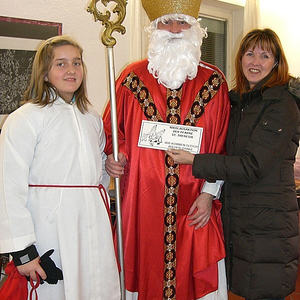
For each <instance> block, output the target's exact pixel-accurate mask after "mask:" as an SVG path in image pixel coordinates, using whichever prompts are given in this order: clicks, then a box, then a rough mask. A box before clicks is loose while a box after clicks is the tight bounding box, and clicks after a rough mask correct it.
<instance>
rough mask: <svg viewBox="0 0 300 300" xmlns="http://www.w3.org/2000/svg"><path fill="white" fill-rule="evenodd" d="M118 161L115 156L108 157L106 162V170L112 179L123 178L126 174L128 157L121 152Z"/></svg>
mask: <svg viewBox="0 0 300 300" xmlns="http://www.w3.org/2000/svg"><path fill="white" fill-rule="evenodd" d="M118 159H119V160H118V161H115V159H114V156H113V154H110V155H108V156H107V159H106V161H105V169H106V172H107V174H108V175H109V176H111V177H114V178H115V177H121V175H123V174H124V167H125V165H126V162H127V161H126V157H125V155H124V153H122V152H120V153H119V155H118Z"/></svg>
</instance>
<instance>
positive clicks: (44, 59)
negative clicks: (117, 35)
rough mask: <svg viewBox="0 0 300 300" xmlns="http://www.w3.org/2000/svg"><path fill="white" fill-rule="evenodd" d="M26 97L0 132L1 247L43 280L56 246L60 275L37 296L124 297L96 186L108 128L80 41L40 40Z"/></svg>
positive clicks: (49, 299)
mask: <svg viewBox="0 0 300 300" xmlns="http://www.w3.org/2000/svg"><path fill="white" fill-rule="evenodd" d="M24 100H25V104H24V105H23V106H21V107H20V108H19V109H17V110H16V111H15V112H13V113H12V114H11V115H10V116H9V117H8V119H7V120H6V122H5V124H4V127H3V129H2V133H1V135H0V253H13V254H14V255H13V257H14V259H15V257H16V261H19V262H20V265H19V266H17V269H18V271H19V272H20V273H21V274H22V275H25V276H30V277H31V278H32V279H34V280H35V279H36V273H38V274H39V276H40V277H41V278H42V279H46V273H45V272H44V270H43V269H42V268H41V265H40V264H39V257H40V256H41V255H43V254H44V253H45V252H47V251H48V250H50V249H54V253H53V254H52V255H51V259H52V260H53V261H54V263H55V264H56V266H57V267H58V268H60V269H61V270H62V273H63V280H59V281H58V283H57V284H48V283H47V282H44V284H42V285H40V286H39V287H38V289H37V292H38V295H39V299H42V300H108V299H109V300H119V299H120V286H119V274H118V267H117V262H116V257H115V250H114V245H113V238H112V233H111V224H110V219H109V216H108V212H107V207H106V206H105V203H104V201H103V199H102V197H101V196H100V193H99V190H98V188H97V187H98V186H99V185H100V184H103V185H105V186H106V187H107V185H108V182H109V177H108V175H107V174H106V172H105V168H104V161H105V154H104V153H103V149H104V146H105V134H104V131H103V126H102V120H101V118H100V117H99V116H98V115H97V114H96V113H94V112H92V111H91V110H90V108H88V105H89V102H88V99H87V98H86V96H85V67H84V65H83V62H82V49H81V47H80V46H79V45H78V44H77V43H76V42H75V41H73V40H72V39H70V38H69V37H67V36H58V37H54V38H51V39H49V40H47V41H45V42H44V43H43V44H42V45H41V46H40V48H39V50H38V51H37V54H36V57H35V60H34V64H33V70H32V77H31V82H30V85H29V87H28V89H27V91H26V92H25V96H24ZM28 249H29V250H28ZM26 251H27V252H26ZM46 280H47V279H46Z"/></svg>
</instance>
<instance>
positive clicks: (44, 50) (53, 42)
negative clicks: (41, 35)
mask: <svg viewBox="0 0 300 300" xmlns="http://www.w3.org/2000/svg"><path fill="white" fill-rule="evenodd" d="M64 45H71V46H73V47H75V48H77V49H78V50H79V53H80V56H81V60H82V52H83V50H82V48H81V47H80V46H79V44H78V43H77V42H76V41H74V40H73V39H72V38H70V37H69V36H66V35H60V36H55V37H52V38H49V39H48V40H46V41H44V42H42V44H41V45H40V47H39V48H38V50H37V53H36V55H35V57H34V61H33V66H32V72H31V78H30V83H29V85H28V88H27V89H26V91H25V93H24V96H23V99H22V103H25V102H32V103H35V104H38V105H41V106H46V105H48V104H51V103H53V102H54V101H55V100H56V99H57V97H58V92H57V89H56V88H55V87H54V86H53V85H52V84H51V83H50V82H48V81H45V76H46V75H47V74H48V72H49V70H50V67H51V62H52V60H53V56H54V49H55V48H56V47H60V46H64ZM82 66H83V79H82V83H81V85H80V87H79V88H78V89H77V91H75V93H74V95H75V101H76V105H77V107H78V109H79V110H80V111H81V112H82V113H85V112H87V111H88V105H89V104H90V102H89V100H88V99H87V96H86V87H85V86H86V67H85V64H84V62H83V61H82ZM53 93H54V97H53Z"/></svg>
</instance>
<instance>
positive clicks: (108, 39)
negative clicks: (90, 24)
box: [87, 0, 127, 47]
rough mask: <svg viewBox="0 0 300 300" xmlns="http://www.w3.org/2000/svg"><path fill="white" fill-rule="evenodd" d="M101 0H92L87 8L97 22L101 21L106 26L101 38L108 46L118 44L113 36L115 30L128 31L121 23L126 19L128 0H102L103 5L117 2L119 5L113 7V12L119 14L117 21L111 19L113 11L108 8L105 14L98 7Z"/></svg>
mask: <svg viewBox="0 0 300 300" xmlns="http://www.w3.org/2000/svg"><path fill="white" fill-rule="evenodd" d="M99 1H100V0H92V1H91V2H90V4H89V6H88V8H87V11H88V12H89V13H91V14H93V15H94V19H95V22H97V21H101V22H102V25H103V26H105V30H104V32H103V34H102V37H101V40H102V43H103V44H104V45H105V46H106V47H113V46H114V45H115V44H116V39H115V38H114V37H113V36H112V34H113V32H114V31H117V32H119V33H121V34H124V33H125V32H126V29H125V27H124V26H123V25H121V24H122V23H123V21H124V19H125V15H126V5H127V1H126V0H101V2H102V3H103V5H104V6H105V7H107V5H108V3H109V2H115V3H116V4H117V5H116V6H115V7H114V9H113V11H112V12H113V13H115V14H117V15H118V18H117V19H116V20H115V22H113V21H111V20H110V18H111V12H110V11H109V10H106V12H105V13H104V14H103V13H101V12H100V11H99V10H98V8H97V2H99Z"/></svg>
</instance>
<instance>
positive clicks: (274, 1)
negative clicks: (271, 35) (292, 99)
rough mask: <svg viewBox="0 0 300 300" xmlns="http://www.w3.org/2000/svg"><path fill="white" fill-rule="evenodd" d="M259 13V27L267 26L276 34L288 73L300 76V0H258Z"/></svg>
mask: <svg viewBox="0 0 300 300" xmlns="http://www.w3.org/2000/svg"><path fill="white" fill-rule="evenodd" d="M260 15H261V18H260V27H261V28H264V27H269V28H271V29H272V30H274V31H275V32H276V33H277V34H278V36H279V38H280V40H281V43H282V46H283V49H284V52H285V54H286V56H287V60H288V63H289V67H290V73H291V74H292V75H294V76H300V55H299V49H300V34H299V28H300V1H299V0H285V1H282V0H260Z"/></svg>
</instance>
